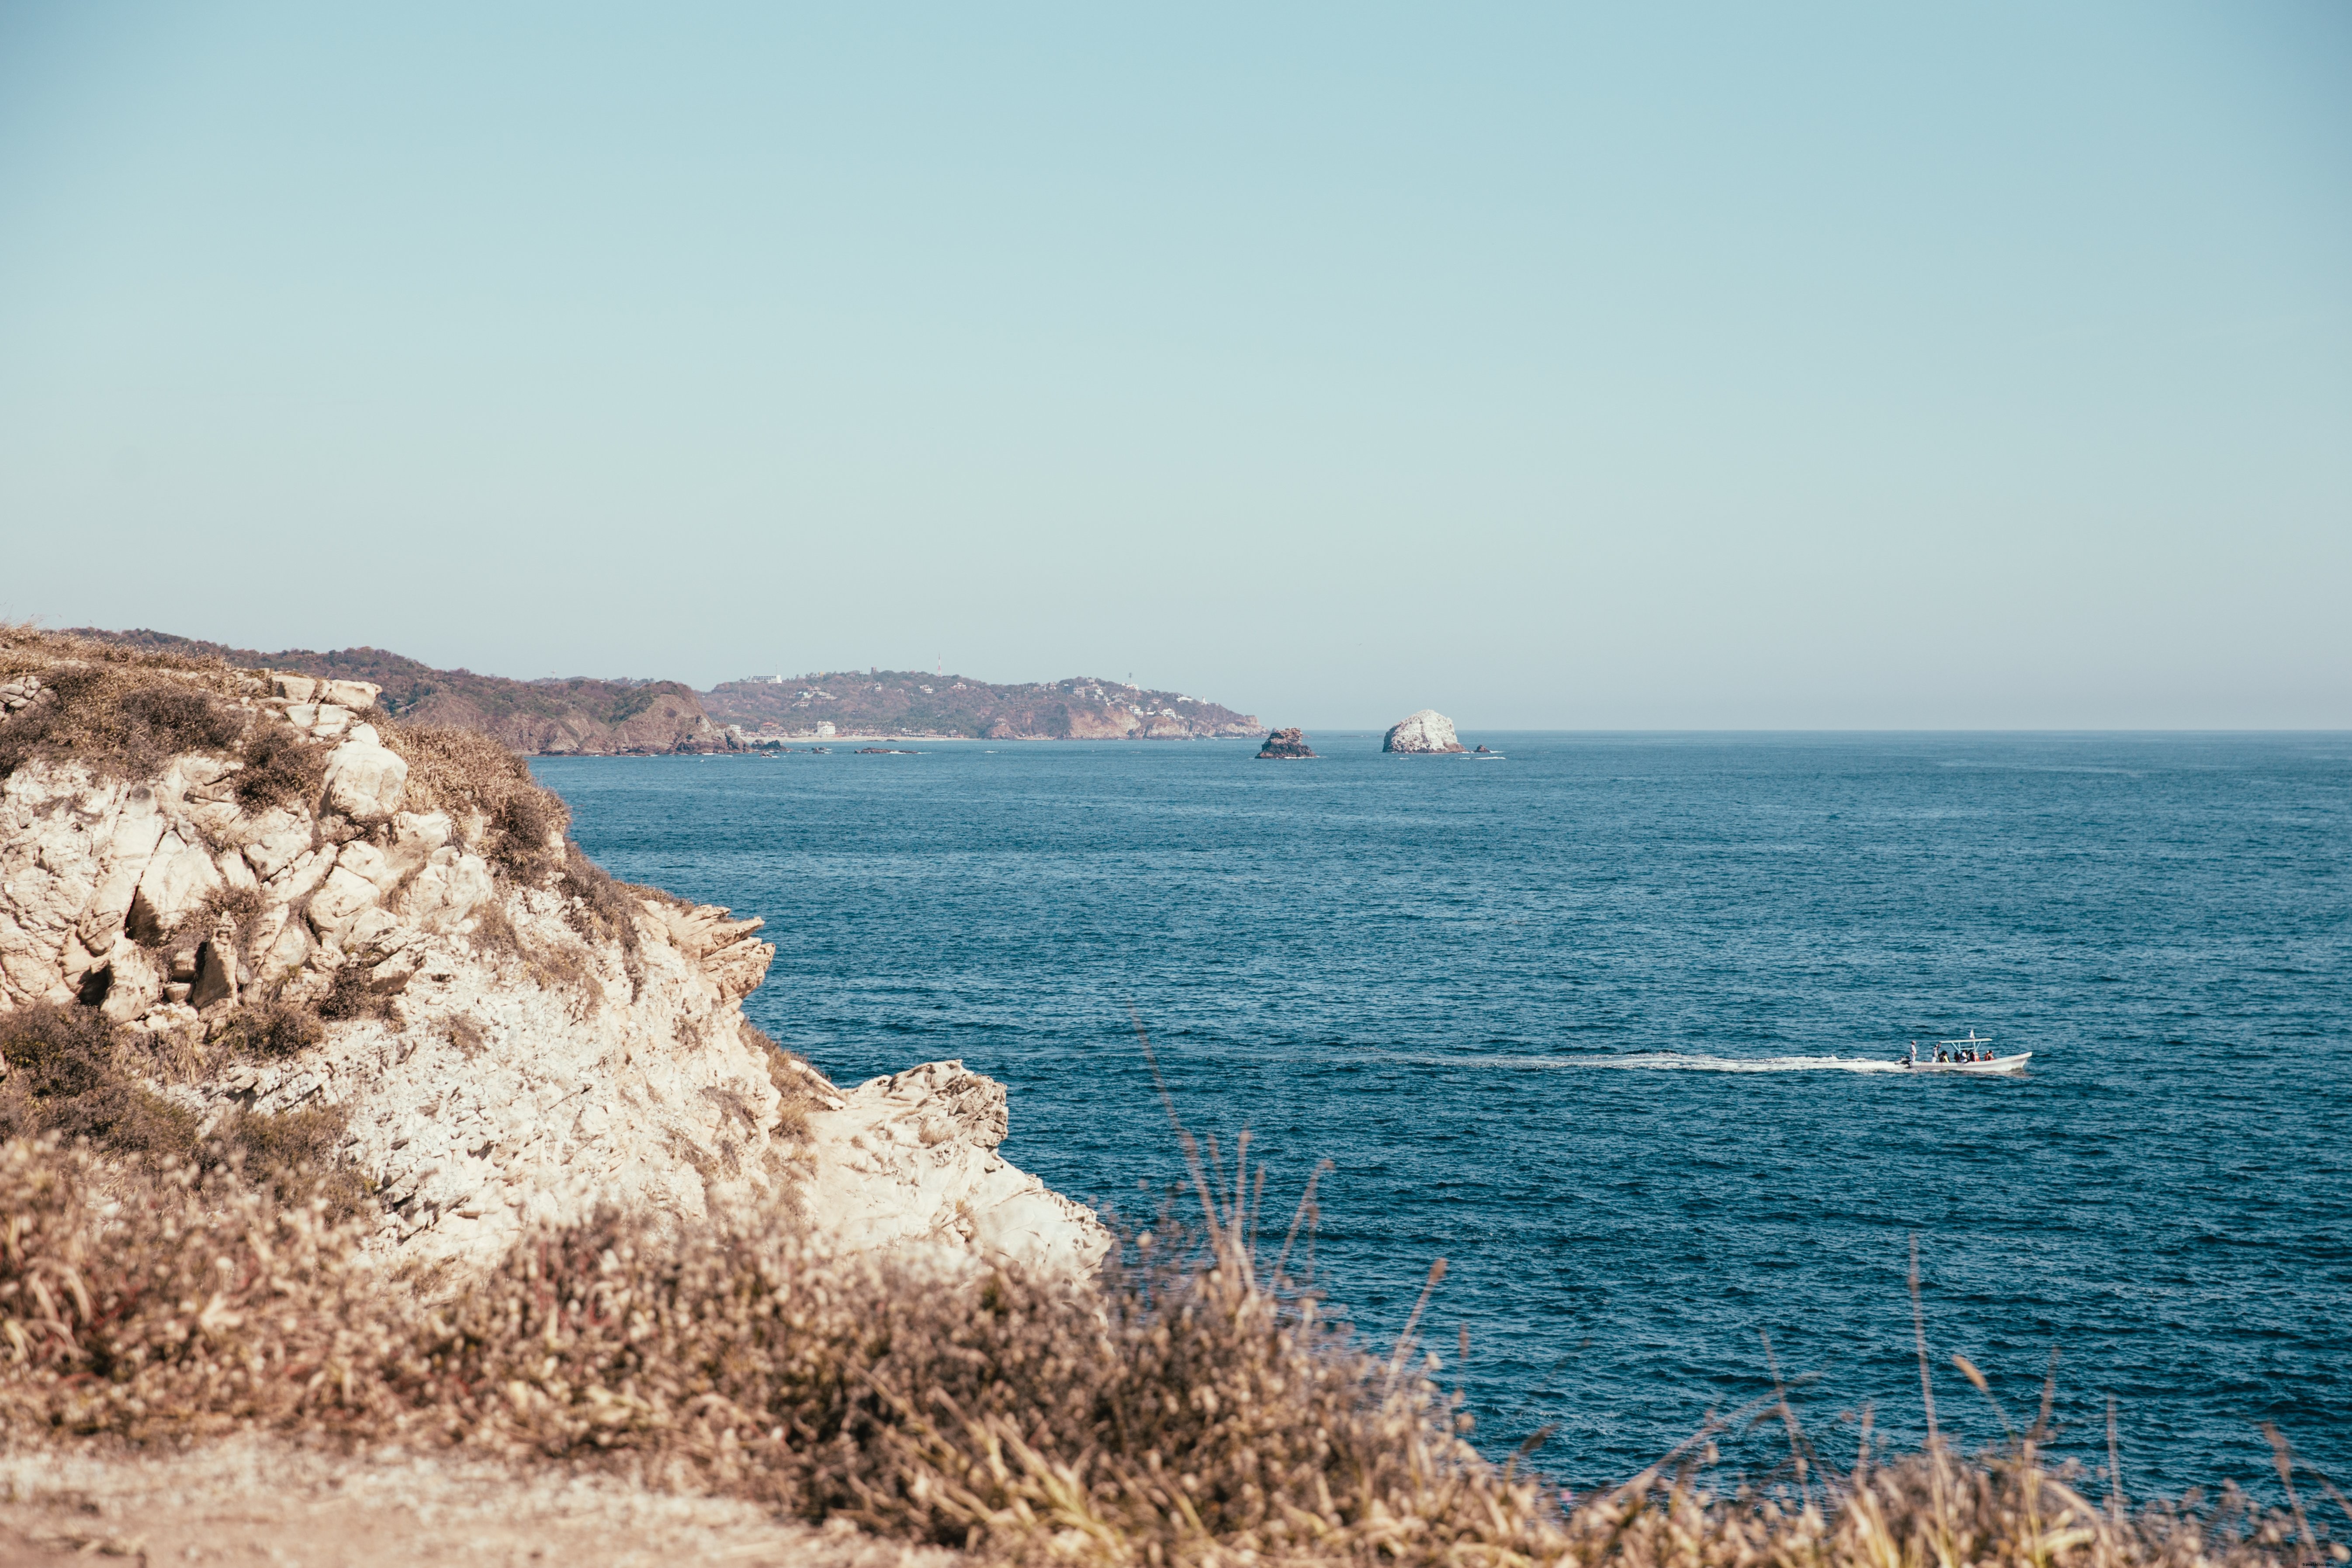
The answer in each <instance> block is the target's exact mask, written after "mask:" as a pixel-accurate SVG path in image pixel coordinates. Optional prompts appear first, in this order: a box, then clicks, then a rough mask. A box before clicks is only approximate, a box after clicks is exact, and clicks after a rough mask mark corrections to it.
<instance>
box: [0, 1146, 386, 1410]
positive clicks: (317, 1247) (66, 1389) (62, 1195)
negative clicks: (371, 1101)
mask: <svg viewBox="0 0 2352 1568" xmlns="http://www.w3.org/2000/svg"><path fill="white" fill-rule="evenodd" d="M115 1193H121V1194H124V1195H122V1196H121V1197H119V1198H115V1199H114V1200H113V1201H112V1202H111V1203H110V1204H108V1205H106V1208H107V1209H108V1210H110V1211H111V1212H110V1213H104V1214H102V1213H100V1212H99V1209H98V1206H97V1198H98V1196H99V1194H115ZM0 1215H5V1226H0V1340H5V1353H6V1356H7V1363H8V1364H7V1367H6V1369H5V1375H0V1417H5V1421H6V1423H7V1425H8V1426H11V1427H14V1428H16V1430H18V1431H19V1432H22V1433H26V1434H33V1433H40V1432H58V1433H98V1432H113V1433H119V1434H121V1435H123V1436H131V1437H134V1438H136V1437H151V1436H171V1435H174V1434H178V1433H185V1432H192V1431H194V1432H201V1431H212V1430H221V1429H225V1428H227V1427H230V1426H236V1425H239V1424H243V1423H248V1422H256V1421H259V1422H271V1423H285V1422H291V1421H297V1420H299V1421H301V1422H304V1423H305V1424H309V1425H317V1424H320V1423H321V1422H332V1423H335V1424H350V1423H352V1422H353V1421H355V1420H358V1419H360V1418H362V1417H366V1416H370V1415H373V1416H375V1417H377V1418H379V1419H381V1418H382V1417H383V1415H385V1414H386V1412H385V1410H384V1408H383V1407H384V1405H385V1404H386V1403H387V1394H388V1391H387V1390H386V1389H385V1387H384V1385H383V1383H382V1381H381V1380H380V1379H379V1378H377V1377H376V1376H375V1375H373V1373H374V1369H375V1368H376V1367H378V1366H379V1365H381V1364H382V1363H383V1361H384V1359H385V1358H386V1356H387V1355H388V1354H389V1353H390V1352H392V1351H393V1349H394V1342H395V1336H396V1335H397V1333H398V1325H399V1321H400V1320H399V1318H398V1316H397V1315H396V1314H394V1313H387V1312H386V1311H385V1310H383V1309H384V1306H385V1303H384V1302H383V1300H381V1298H380V1297H379V1296H378V1295H377V1293H376V1291H375V1289H374V1282H373V1279H371V1278H370V1277H369V1276H368V1275H367V1274H365V1273H364V1272H362V1271H361V1270H359V1269H357V1268H354V1267H353V1260H354V1258H355V1254H356V1248H357V1244H358V1240H359V1234H358V1232H357V1231H356V1230H355V1229H353V1228H351V1227H341V1226H335V1225H333V1224H331V1223H330V1222H329V1221H328V1220H327V1219H326V1218H325V1217H324V1214H323V1211H322V1209H321V1208H320V1207H319V1206H316V1205H281V1204H278V1203H275V1202H273V1201H272V1200H271V1199H270V1198H269V1197H268V1194H265V1193H263V1192H261V1191H259V1190H257V1189H256V1188H254V1187H252V1186H250V1185H248V1184H245V1183H243V1182H242V1181H241V1180H239V1179H237V1177H236V1173H235V1172H233V1171H225V1172H222V1173H219V1174H218V1175H216V1176H215V1178H213V1179H211V1180H209V1181H206V1180H205V1179H204V1178H202V1177H200V1176H199V1174H198V1173H197V1172H196V1171H195V1170H194V1168H185V1169H183V1170H181V1171H180V1172H178V1173H174V1174H173V1176H172V1177H170V1178H169V1179H167V1180H163V1181H160V1182H158V1181H149V1180H142V1179H138V1178H137V1176H136V1175H135V1173H126V1172H125V1171H124V1170H123V1169H122V1168H121V1166H119V1165H117V1164H113V1163H109V1162H106V1161H104V1160H101V1159H100V1158H99V1157H98V1156H96V1155H94V1154H92V1153H90V1152H88V1151H84V1150H71V1149H63V1148H60V1147H59V1146H58V1144H57V1143H56V1142H54V1141H49V1140H42V1141H34V1140H25V1139H18V1140H14V1141H11V1142H8V1143H6V1144H5V1145H0ZM370 1400H373V1401H374V1402H375V1404H374V1405H373V1407H370V1406H369V1405H367V1404H366V1403H364V1402H366V1401H370Z"/></svg>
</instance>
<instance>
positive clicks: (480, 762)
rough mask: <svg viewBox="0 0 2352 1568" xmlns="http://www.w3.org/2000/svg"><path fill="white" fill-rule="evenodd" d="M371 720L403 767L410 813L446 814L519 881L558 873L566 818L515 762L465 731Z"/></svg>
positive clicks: (536, 881) (539, 880) (558, 800)
mask: <svg viewBox="0 0 2352 1568" xmlns="http://www.w3.org/2000/svg"><path fill="white" fill-rule="evenodd" d="M373 722H374V724H375V727H376V731H377V733H378V734H380V735H381V736H382V737H383V743H384V744H385V745H386V746H389V747H390V748H392V750H393V751H394V752H398V753H399V754H400V756H401V758H402V759H403V760H404V761H405V762H406V763H408V808H409V809H410V810H411V811H446V812H447V813H448V814H449V816H450V818H451V820H453V821H455V822H457V824H458V825H459V826H460V828H461V829H462V830H463V831H464V833H465V836H466V839H467V842H468V843H469V844H476V845H478V846H479V847H480V851H481V854H482V857H483V858H485V859H487V860H488V861H489V862H490V863H491V864H492V865H493V866H496V867H497V868H499V869H500V870H502V871H504V872H505V873H506V874H508V875H509V876H511V877H514V878H516V879H519V880H521V881H524V882H528V883H530V884H532V885H534V886H539V885H543V884H544V883H545V882H546V881H547V880H548V879H549V878H550V877H551V875H554V874H558V873H560V872H561V871H562V869H563V868H564V864H565V861H566V858H567V855H566V847H565V844H564V839H563V832H564V829H565V828H566V827H567V826H570V824H571V820H572V817H571V813H570V812H569V811H568V810H567V809H566V808H565V806H564V805H563V801H562V797H561V796H559V795H556V794H555V793H554V792H553V791H551V790H547V789H542V788H541V786H540V785H539V784H538V783H537V782H536V781H534V780H533V779H532V778H531V776H530V764H529V763H525V762H524V761H523V760H522V759H521V758H520V757H519V756H517V755H515V754H514V753H513V752H509V751H508V750H507V749H506V747H504V746H503V745H500V744H499V742H496V741H494V740H492V739H491V738H490V737H489V736H488V735H484V734H479V733H478V732H476V731H472V730H455V729H446V728H442V727H438V726H435V725H430V724H401V723H398V722H395V721H392V720H390V719H385V718H383V717H377V718H375V719H374V720H373Z"/></svg>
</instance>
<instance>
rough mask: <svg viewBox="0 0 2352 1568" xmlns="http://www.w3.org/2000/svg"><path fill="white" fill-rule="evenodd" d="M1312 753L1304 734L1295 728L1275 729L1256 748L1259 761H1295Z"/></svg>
mask: <svg viewBox="0 0 2352 1568" xmlns="http://www.w3.org/2000/svg"><path fill="white" fill-rule="evenodd" d="M1314 755H1315V751H1314V748H1312V747H1311V746H1309V745H1307V736H1306V734H1305V733H1304V732H1303V731H1297V730H1276V731H1274V732H1273V733H1272V734H1270V735H1268V736H1266V738H1265V745H1263V746H1260V747H1259V748H1258V749H1257V760H1258V761H1259V762H1261V763H1263V762H1267V761H1269V760H1270V761H1274V762H1297V761H1298V760H1300V759H1302V758H1312V757H1313V756H1314Z"/></svg>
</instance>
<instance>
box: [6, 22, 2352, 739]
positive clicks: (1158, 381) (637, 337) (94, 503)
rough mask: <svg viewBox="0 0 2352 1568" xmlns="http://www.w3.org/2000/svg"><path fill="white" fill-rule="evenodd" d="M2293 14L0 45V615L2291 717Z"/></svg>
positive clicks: (2306, 37) (2340, 380) (2314, 196)
mask: <svg viewBox="0 0 2352 1568" xmlns="http://www.w3.org/2000/svg"><path fill="white" fill-rule="evenodd" d="M2347 590H2352V8H2347V7H2346V6H2344V5H2336V4H2330V3H2317V4H2300V5H2299V4H2238V5H2222V4H2212V5H2173V4H2168V3H2165V0H2127V3H2116V4H2104V3H2098V0H2079V3H2074V4H2064V5H2046V4H2035V5H2003V4H1989V5H1970V6H1965V7H1958V6H1955V7H1930V6H1885V5H1794V6H1774V7H1767V6H1757V5H1722V6H1691V5H1658V6H1622V5H1621V6H1608V7H1600V6H1594V7H1590V8H1585V7H1574V6H1567V5H1528V6H1510V5H1444V6H1441V5H1425V6H1421V7H1409V8H1408V7H1392V6H1382V5H1364V4H1353V5H1329V6H1312V5H1288V6H1281V7H1269V6H1264V5H1247V6H1241V5H1186V6H1167V7H1159V8H1146V7H1132V6H1119V7H1109V6H1076V5H1071V6H1055V5H1006V6H974V5H954V6H947V5H941V6H938V7H924V6H917V5H889V4H878V5H859V6H844V7H828V8H818V7H806V8H801V7H784V6H776V5H743V6H740V7H731V6H698V5H666V6H636V7H620V6H601V5H579V4H571V5H561V6H558V5H548V6H544V7H537V6H531V5H497V6H482V5H434V4H410V5H398V6H318V5H253V4H242V3H238V0H223V3H219V4H208V5H181V6H173V5H144V4H142V5H111V4H108V3H105V0H92V3H81V4H71V5H66V4H58V5H44V4H33V3H27V0H11V3H10V4H7V5H0V616H9V617H16V618H26V617H31V618H37V619H38V620H40V621H42V622H43V623H44V624H47V625H52V626H73V625H84V624H95V625H100V626H152V627H156V628H160V629H164V630H169V631H174V632H179V633H182V634H184V635H188V636H193V637H206V638H212V639H216V640H219V641H223V642H227V643H231V644H234V645H237V646H244V647H261V648H265V649H268V648H278V647H345V646H353V645H360V644H373V645H374V646H377V647H389V648H394V649H397V650H399V651H401V652H404V653H407V654H410V655H412V656H414V657H416V658H422V659H425V660H427V661H428V662H431V663H434V664H439V665H448V666H455V665H464V666H467V667H468V668H474V669H477V670H484V671H488V672H493V673H498V674H504V675H514V676H523V677H534V676H542V675H548V674H554V673H562V674H566V675H572V674H588V675H606V676H609V675H633V676H658V677H666V678H670V679H685V680H689V681H692V682H693V683H695V684H696V685H698V686H705V687H707V686H709V684H711V683H712V682H714V681H717V680H721V679H730V678H734V677H738V676H743V675H750V674H755V673H775V672H782V673H796V672H801V671H806V670H814V669H824V668H857V667H864V666H867V665H879V666H882V667H884V668H940V667H944V668H946V669H948V670H950V671H953V672H961V673H963V674H966V675H971V676H974V677H977V678H980V679H991V680H1003V681H1013V680H1034V679H1052V678H1055V677H1060V676H1066V675H1071V674H1076V673H1082V672H1083V673H1087V674H1093V675H1099V676H1108V677H1113V678H1119V679H1124V678H1127V677H1129V676H1130V675H1132V677H1133V678H1134V679H1136V680H1137V681H1139V683H1141V684H1144V685H1146V686H1151V687H1160V688H1170V689H1179V690H1183V691H1187V692H1191V693H1193V694H1196V695H1199V696H1202V697H1207V698H1210V699H1213V700H1217V701H1221V702H1225V703H1228V704H1230V705H1232V706H1234V707H1235V708H1239V709H1243V710H1246V711H1250V712H1255V713H1257V714H1259V715H1261V716H1263V717H1264V718H1265V720H1266V721H1269V722H1272V723H1282V724H1294V723H1296V724H1305V725H1307V726H1308V727H1309V728H1310V731H1311V730H1312V728H1313V727H1314V726H1318V725H1321V726H1326V727H1358V726H1371V725H1383V724H1387V723H1391V722H1393V721H1395V720H1396V719H1398V718H1400V717H1402V715H1404V714H1405V713H1408V712H1410V711H1412V710H1416V709H1419V708H1423V707H1435V708H1437V709H1439V710H1442V711H1444V712H1446V713H1448V714H1449V715H1451V716H1452V717H1454V719H1455V720H1456V721H1457V722H1460V723H1464V724H1467V725H1473V726H1476V727H1479V728H1483V729H1488V730H1494V729H1508V728H1529V729H1531V728H1559V729H1624V728H1637V729H1647V728H1661V729H1724V728H1730V729H1748V728H1755V729H1789V728H1795V729H1878V728H1895V729H1936V728H1959V729H2011V728H2059V729H2081V728H2132V729H2140V728H2155V729H2162V728H2193V729H2209V728H2258V729H2259V728H2293V727H2313V726H2315V727H2323V728H2352V609H2347V601H2352V593H2347Z"/></svg>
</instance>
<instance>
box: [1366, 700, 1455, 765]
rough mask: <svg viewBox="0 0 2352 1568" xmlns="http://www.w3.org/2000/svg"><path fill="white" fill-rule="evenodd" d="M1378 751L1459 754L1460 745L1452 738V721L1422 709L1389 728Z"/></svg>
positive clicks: (1431, 709)
mask: <svg viewBox="0 0 2352 1568" xmlns="http://www.w3.org/2000/svg"><path fill="white" fill-rule="evenodd" d="M1461 750H1463V745H1462V742H1461V741H1460V740H1458V739H1457V738H1455V736H1454V721H1453V720H1451V719H1448V718H1447V717H1446V716H1445V715H1444V714H1443V713H1440V712H1439V711H1438V710H1436V709H1434V708H1424V709H1423V710H1421V711H1420V712H1418V713H1415V714H1413V715H1412V717H1411V718H1409V719H1406V720H1404V721H1402V723H1399V724H1397V725H1395V726H1394V727H1393V728H1391V730H1390V731H1389V732H1388V736H1387V738H1386V739H1384V740H1383V741H1381V751H1383V752H1405V753H1408V754H1410V755H1414V756H1429V755H1435V754H1437V753H1440V752H1459V751H1461Z"/></svg>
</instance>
